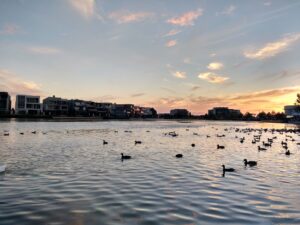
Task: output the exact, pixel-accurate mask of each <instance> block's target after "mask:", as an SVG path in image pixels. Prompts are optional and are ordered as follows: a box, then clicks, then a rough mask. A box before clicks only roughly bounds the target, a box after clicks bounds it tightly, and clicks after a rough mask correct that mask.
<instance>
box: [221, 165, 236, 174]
mask: <svg viewBox="0 0 300 225" xmlns="http://www.w3.org/2000/svg"><path fill="white" fill-rule="evenodd" d="M222 167H223V173H225V172H235V169H233V168H228V169H226V168H225V165H222Z"/></svg>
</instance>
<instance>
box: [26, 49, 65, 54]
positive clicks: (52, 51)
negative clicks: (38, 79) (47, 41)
mask: <svg viewBox="0 0 300 225" xmlns="http://www.w3.org/2000/svg"><path fill="white" fill-rule="evenodd" d="M28 50H29V51H30V52H32V53H35V54H41V55H54V54H59V53H62V50H60V49H58V48H52V47H30V48H28Z"/></svg>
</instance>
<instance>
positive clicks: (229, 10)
mask: <svg viewBox="0 0 300 225" xmlns="http://www.w3.org/2000/svg"><path fill="white" fill-rule="evenodd" d="M235 10H236V6H235V5H230V6H228V7H227V8H225V9H224V10H223V12H221V14H223V15H231V14H232V13H233V12H234V11H235Z"/></svg>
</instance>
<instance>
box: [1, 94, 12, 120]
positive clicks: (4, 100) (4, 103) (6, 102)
mask: <svg viewBox="0 0 300 225" xmlns="http://www.w3.org/2000/svg"><path fill="white" fill-rule="evenodd" d="M10 111H11V100H10V95H9V94H8V93H7V92H0V115H9V114H10Z"/></svg>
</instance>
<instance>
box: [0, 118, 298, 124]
mask: <svg viewBox="0 0 300 225" xmlns="http://www.w3.org/2000/svg"><path fill="white" fill-rule="evenodd" d="M0 121H20V122H27V121H30V122H102V121H103V122H104V121H132V122H134V121H145V122H147V121H148V122H153V121H178V122H181V123H190V122H192V121H213V122H218V121H220V122H259V123H286V124H296V125H298V124H300V121H282V120H213V119H199V118H170V119H166V118H129V119H120V118H119V119H114V118H111V119H104V118H101V117H49V116H38V117H28V116H4V117H3V116H1V117H0Z"/></svg>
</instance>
